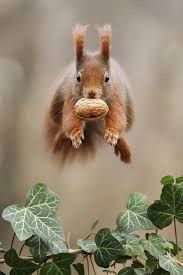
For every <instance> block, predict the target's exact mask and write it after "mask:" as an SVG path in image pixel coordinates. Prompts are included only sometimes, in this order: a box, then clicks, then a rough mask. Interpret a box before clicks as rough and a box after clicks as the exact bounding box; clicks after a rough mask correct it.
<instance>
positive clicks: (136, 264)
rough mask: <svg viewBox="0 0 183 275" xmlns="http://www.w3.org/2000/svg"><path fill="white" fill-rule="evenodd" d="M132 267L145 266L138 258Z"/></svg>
mask: <svg viewBox="0 0 183 275" xmlns="http://www.w3.org/2000/svg"><path fill="white" fill-rule="evenodd" d="M131 267H133V268H144V265H143V264H142V263H140V262H139V261H138V260H135V261H133V263H132V265H131Z"/></svg>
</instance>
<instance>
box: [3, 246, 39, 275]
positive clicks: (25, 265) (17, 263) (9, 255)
mask: <svg viewBox="0 0 183 275" xmlns="http://www.w3.org/2000/svg"><path fill="white" fill-rule="evenodd" d="M4 260H5V263H6V264H7V265H8V266H10V267H13V270H14V272H15V274H20V275H23V274H27V275H29V274H32V273H33V272H35V271H36V270H37V269H39V265H37V264H35V263H33V262H31V261H28V260H24V259H21V258H19V257H18V255H17V252H16V251H15V249H13V248H11V249H10V250H8V251H7V252H6V253H5V254H4Z"/></svg>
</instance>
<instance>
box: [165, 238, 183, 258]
mask: <svg viewBox="0 0 183 275" xmlns="http://www.w3.org/2000/svg"><path fill="white" fill-rule="evenodd" d="M168 244H169V246H168ZM164 249H165V250H166V251H167V252H169V253H170V254H172V255H174V256H176V255H177V254H178V253H179V252H180V251H181V250H182V249H181V248H180V246H177V244H176V243H175V242H172V241H170V242H168V241H166V243H165V244H164Z"/></svg>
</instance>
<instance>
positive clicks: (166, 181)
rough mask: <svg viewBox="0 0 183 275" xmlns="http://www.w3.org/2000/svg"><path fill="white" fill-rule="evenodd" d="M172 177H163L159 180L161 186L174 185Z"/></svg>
mask: <svg viewBox="0 0 183 275" xmlns="http://www.w3.org/2000/svg"><path fill="white" fill-rule="evenodd" d="M174 181H175V180H174V177H172V176H165V177H163V178H162V179H161V184H163V185H166V184H173V183H174Z"/></svg>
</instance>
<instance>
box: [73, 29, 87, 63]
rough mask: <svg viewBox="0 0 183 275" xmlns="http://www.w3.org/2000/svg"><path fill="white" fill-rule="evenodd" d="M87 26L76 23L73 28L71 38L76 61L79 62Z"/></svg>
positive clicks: (82, 52) (82, 53)
mask: <svg viewBox="0 0 183 275" xmlns="http://www.w3.org/2000/svg"><path fill="white" fill-rule="evenodd" d="M87 27H88V26H84V25H80V24H77V25H76V26H75V27H74V29H73V39H74V47H75V53H76V61H77V62H79V61H80V60H81V58H82V57H83V55H84V42H85V41H84V40H85V33H86V30H87Z"/></svg>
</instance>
